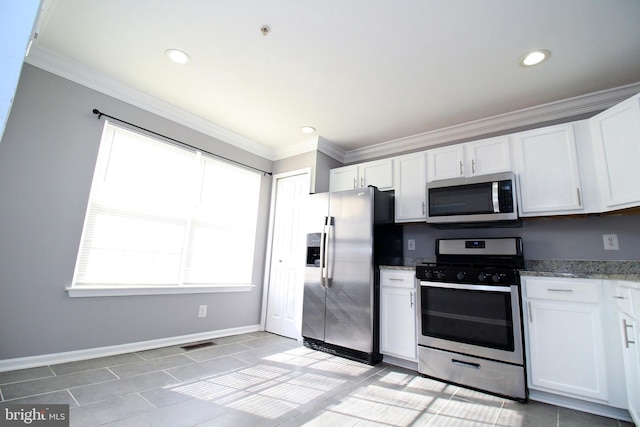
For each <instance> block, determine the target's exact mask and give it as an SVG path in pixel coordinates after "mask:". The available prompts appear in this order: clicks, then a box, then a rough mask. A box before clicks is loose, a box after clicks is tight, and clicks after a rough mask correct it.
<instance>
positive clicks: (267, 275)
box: [260, 167, 311, 331]
mask: <svg viewBox="0 0 640 427" xmlns="http://www.w3.org/2000/svg"><path fill="white" fill-rule="evenodd" d="M296 175H307V178H308V181H309V193H311V168H310V167H308V168H303V169H296V170H293V171H290V172H283V173H279V174H275V175H273V180H272V182H271V201H270V204H269V232H268V235H267V236H268V237H267V251H266V256H265V263H264V279H263V284H262V289H263V291H262V309H261V314H260V330H261V331H266V329H267V305H268V301H269V290H270V286H269V285H270V281H271V264H272V262H273V259H272V258H273V228H274V224H275V219H276V218H275V212H276V200H277V190H278V180H279V179H283V178H289V177H291V176H296Z"/></svg>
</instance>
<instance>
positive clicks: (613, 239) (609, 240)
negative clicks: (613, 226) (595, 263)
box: [602, 234, 620, 251]
mask: <svg viewBox="0 0 640 427" xmlns="http://www.w3.org/2000/svg"><path fill="white" fill-rule="evenodd" d="M602 240H603V241H604V250H605V251H619V250H620V244H619V243H618V235H617V234H603V235H602Z"/></svg>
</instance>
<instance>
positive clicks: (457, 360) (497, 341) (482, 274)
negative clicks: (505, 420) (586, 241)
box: [416, 237, 527, 401]
mask: <svg viewBox="0 0 640 427" xmlns="http://www.w3.org/2000/svg"><path fill="white" fill-rule="evenodd" d="M523 267H524V257H523V253H522V240H521V239H520V238H519V237H513V238H495V239H493V238H492V239H438V240H437V241H436V263H435V264H424V265H418V266H416V277H417V278H418V280H419V281H420V291H419V298H418V311H417V316H418V319H417V320H418V357H419V359H418V371H419V372H420V373H422V374H424V375H426V376H429V377H433V378H437V379H440V380H444V381H447V382H450V383H455V384H460V385H463V386H467V387H470V388H474V389H479V390H483V391H487V392H490V393H494V394H498V395H501V396H505V397H508V398H511V399H515V400H520V401H525V400H526V398H527V390H526V379H525V378H526V377H525V368H524V348H523V339H522V310H521V307H520V278H519V275H518V271H517V270H518V269H521V268H523Z"/></svg>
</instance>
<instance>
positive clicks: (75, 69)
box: [25, 46, 640, 164]
mask: <svg viewBox="0 0 640 427" xmlns="http://www.w3.org/2000/svg"><path fill="white" fill-rule="evenodd" d="M25 62H26V63H28V64H30V65H33V66H35V67H38V68H41V69H43V70H45V71H48V72H50V73H53V74H56V75H58V76H60V77H62V78H65V79H67V80H71V81H73V82H75V83H78V84H80V85H82V86H85V87H88V88H90V89H93V90H96V91H98V92H101V93H103V94H105V95H107V96H110V97H113V98H115V99H118V100H120V101H123V102H126V103H128V104H130V105H133V106H136V107H138V108H141V109H143V110H145V111H149V112H151V113H153V114H156V115H158V116H160V117H164V118H166V119H168V120H171V121H173V122H176V123H178V124H181V125H183V126H186V127H188V128H190V129H193V130H196V131H198V132H201V133H203V134H205V135H208V136H210V137H213V138H216V139H218V140H220V141H222V142H225V143H227V144H230V145H233V146H235V147H238V148H240V149H242V150H245V151H247V152H249V153H253V154H255V155H257V156H260V157H263V158H265V159H268V160H271V161H276V160H280V159H284V158H287V157H291V156H295V155H298V154H303V153H306V152H309V151H314V150H317V151H320V152H322V153H324V154H326V155H328V156H330V157H332V158H334V159H336V160H338V161H339V162H341V163H343V164H350V163H357V162H362V161H366V160H371V159H375V158H381V157H390V156H394V155H398V154H401V153H405V152H411V151H418V150H420V149H427V148H430V147H434V146H438V145H443V144H447V143H454V142H460V141H463V140H469V139H472V138H479V137H482V136H484V135H490V134H495V133H500V132H508V131H510V130H513V129H516V128H521V127H525V126H532V125H536V124H540V123H544V122H548V121H553V120H562V119H568V118H571V117H575V116H579V115H581V114H588V113H594V114H595V113H597V112H599V111H602V110H605V109H607V108H609V107H611V106H612V105H615V104H617V103H618V102H620V101H623V100H624V99H626V98H629V97H631V96H633V95H635V94H637V93H639V92H640V82H637V83H632V84H629V85H626V86H620V87H617V88H613V89H607V90H603V91H599V92H594V93H591V94H586V95H582V96H578V97H574V98H569V99H565V100H561V101H556V102H551V103H548V104H542V105H539V106H535V107H530V108H525V109H522V110H517V111H513V112H509V113H505V114H500V115H496V116H492V117H488V118H484V119H479V120H474V121H471V122H467V123H462V124H459V125H454V126H449V127H446V128H441V129H437V130H434V131H430V132H424V133H420V134H417V135H412V136H407V137H403V138H398V139H394V140H391V141H387V142H382V143H379V144H375V145H371V146H368V147H363V148H358V149H354V150H349V151H345V150H343V149H342V148H340V147H338V146H337V145H336V144H334V143H331V142H330V141H327V140H326V139H324V138H322V137H320V136H319V137H317V140H315V141H308V142H304V143H302V144H296V145H292V146H289V147H285V148H276V149H271V148H269V147H267V146H265V145H262V144H260V143H258V142H256V141H253V140H251V139H249V138H246V137H243V136H241V135H238V134H236V133H234V132H232V131H230V130H228V129H226V128H224V127H222V126H218V125H216V124H214V123H211V122H209V121H207V120H205V119H203V118H201V117H199V116H196V115H194V114H192V113H188V112H186V111H185V110H183V109H181V108H178V107H176V106H174V105H171V104H169V103H167V102H164V101H161V100H159V99H157V98H155V97H153V96H151V95H149V94H147V93H144V92H141V91H138V90H136V89H133V88H131V87H129V86H127V85H124V84H122V83H120V82H118V81H116V80H114V79H112V78H110V77H108V76H107V75H105V74H103V73H99V72H97V71H96V70H94V69H92V68H90V67H87V66H84V65H82V64H80V63H77V62H75V61H72V60H71V59H69V58H67V57H65V56H62V55H60V54H58V53H55V52H53V51H51V50H49V49H45V48H41V47H38V46H33V47H32V49H31V51H30V53H29V56H28V57H27V58H25Z"/></svg>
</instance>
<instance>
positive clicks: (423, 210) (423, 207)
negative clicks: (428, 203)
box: [422, 202, 427, 215]
mask: <svg viewBox="0 0 640 427" xmlns="http://www.w3.org/2000/svg"><path fill="white" fill-rule="evenodd" d="M425 213H427V212H426V211H425V205H424V202H422V215H424V214H425Z"/></svg>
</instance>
